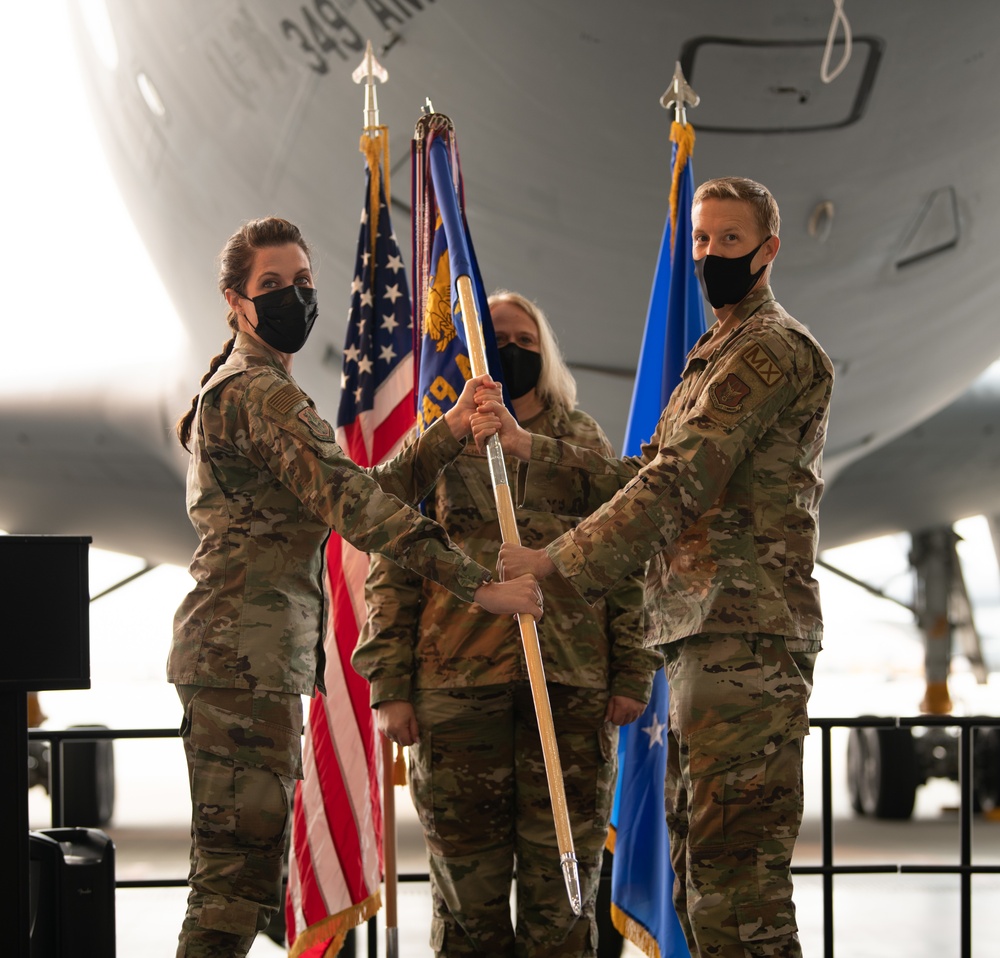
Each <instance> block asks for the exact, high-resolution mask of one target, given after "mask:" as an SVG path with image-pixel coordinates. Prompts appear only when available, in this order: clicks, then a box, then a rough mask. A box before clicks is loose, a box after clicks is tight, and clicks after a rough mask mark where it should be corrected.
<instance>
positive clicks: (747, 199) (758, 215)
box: [691, 176, 781, 237]
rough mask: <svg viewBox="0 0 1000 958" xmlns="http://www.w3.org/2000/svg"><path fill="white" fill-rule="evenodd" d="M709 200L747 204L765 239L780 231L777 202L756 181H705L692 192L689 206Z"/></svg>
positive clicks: (732, 178) (730, 178)
mask: <svg viewBox="0 0 1000 958" xmlns="http://www.w3.org/2000/svg"><path fill="white" fill-rule="evenodd" d="M710 199H711V200H740V201H741V202H743V203H747V204H749V206H750V208H751V209H752V210H753V215H754V219H755V220H756V221H757V226H758V227H759V228H760V231H761V233H762V234H763V235H764V236H765V237H766V236H777V235H778V231H779V230H780V229H781V215H780V214H779V212H778V204H777V202H776V201H775V199H774V197H773V196H772V195H771V191H770V190H769V189H768V188H767V187H766V186H763V185H761V184H760V183H758V182H757V181H756V180H748V179H747V178H746V177H745V176H720V177H718V178H717V179H714V180H706V181H705V182H704V183H702V184H701V186H699V187H698V189H696V190H695V191H694V198H693V199H692V200H691V205H692V206H694V205H695V204H697V203H700V202H701V201H702V200H710Z"/></svg>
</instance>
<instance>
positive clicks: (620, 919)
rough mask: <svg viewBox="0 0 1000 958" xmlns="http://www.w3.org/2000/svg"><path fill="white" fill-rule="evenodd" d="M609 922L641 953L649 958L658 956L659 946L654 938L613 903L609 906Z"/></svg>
mask: <svg viewBox="0 0 1000 958" xmlns="http://www.w3.org/2000/svg"><path fill="white" fill-rule="evenodd" d="M611 923H612V924H613V925H614V926H615V928H617V929H618V933H619V934H620V935H623V936H624V937H625V938H627V939H628V940H629V941H630V942H632V944H633V945H635V946H636V948H638V949H639V950H640V951H641V952H642V953H643V954H645V955H649V958H660V946H659V945H658V944H657V942H656V939H655V938H654V937H653V936H652V935H651V934H650V933H649V932H648V931H647V930H646V929H645V928H643V926H642V925H640V924H639V922H637V921H636V920H635V919H634V918H631V917H630V916H629V915H626V914H625V912H623V911H622V910H621V909H620V908H619V907H618V906H617V905H615V904H612V906H611Z"/></svg>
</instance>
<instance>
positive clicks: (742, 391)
mask: <svg viewBox="0 0 1000 958" xmlns="http://www.w3.org/2000/svg"><path fill="white" fill-rule="evenodd" d="M708 394H709V396H711V397H712V403H713V404H714V405H715V406H717V407H718V408H719V409H721V410H722V411H723V412H730V413H735V412H739V411H740V409H741V408H742V407H743V400H744V399H746V398H747V396H749V395H750V387H749V386H748V385H747V384H746V383H745V382H743V380H742V379H740V377H739V376H737V375H736V373H730V374H729V375H728V376H726V378H725V379H723V380H722V381H721V382H717V383H712V385H711V386H709V387H708Z"/></svg>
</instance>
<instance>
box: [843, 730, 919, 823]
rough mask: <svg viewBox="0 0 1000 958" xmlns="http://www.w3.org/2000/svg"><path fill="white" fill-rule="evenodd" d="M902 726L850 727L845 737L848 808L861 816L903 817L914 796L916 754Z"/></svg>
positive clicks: (911, 805)
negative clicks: (848, 734)
mask: <svg viewBox="0 0 1000 958" xmlns="http://www.w3.org/2000/svg"><path fill="white" fill-rule="evenodd" d="M913 743H914V739H913V736H912V735H911V734H910V730H909V729H906V728H852V729H851V734H850V738H849V739H848V740H847V784H848V789H849V790H850V795H851V807H852V808H853V809H854V811H856V812H858V813H859V814H861V815H871V816H873V817H875V818H888V819H906V818H909V817H910V816H911V815H912V814H913V803H914V801H915V800H916V795H917V784H918V783H917V777H918V771H917V753H916V749H915V748H914V744H913Z"/></svg>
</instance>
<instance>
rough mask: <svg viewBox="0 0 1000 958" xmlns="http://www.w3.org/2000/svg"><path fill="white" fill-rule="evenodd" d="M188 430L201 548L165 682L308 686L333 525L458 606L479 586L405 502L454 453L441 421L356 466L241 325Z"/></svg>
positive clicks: (465, 563) (475, 573)
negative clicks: (379, 458)
mask: <svg viewBox="0 0 1000 958" xmlns="http://www.w3.org/2000/svg"><path fill="white" fill-rule="evenodd" d="M192 438H193V439H194V451H193V453H192V457H191V463H190V466H189V469H188V481H187V506H188V514H189V515H190V517H191V521H192V523H193V524H194V526H195V529H196V531H197V532H198V535H199V538H200V544H199V546H198V549H197V551H196V552H195V556H194V559H193V561H192V563H191V575H192V577H193V578H194V580H195V586H194V588H193V589H192V590H191V592H190V593H189V594H188V595H187V597H186V598H185V599H184V601H183V602H182V603H181V606H180V608H179V609H178V610H177V615H176V616H175V619H174V640H173V646H172V649H171V653H170V658H169V662H168V665H167V675H168V679H169V680H170V681H171V682H175V683H177V684H185V685H209V686H221V687H235V688H252V689H264V690H273V691H281V692H293V693H294V692H298V693H300V694H306V695H310V694H312V691H313V686H314V682H315V678H316V668H317V663H318V661H319V655H320V650H319V649H318V648H317V646H318V645H319V643H320V641H321V635H322V621H321V620H322V615H323V600H322V590H321V589H320V574H321V572H322V549H321V546H322V545H323V543H324V541H325V539H326V537H327V535H328V533H329V530H330V527H333V528H334V529H336V530H337V532H338V533H340V535H342V536H343V537H344V538H345V539H347V541H348V542H350V543H351V544H352V545H354V546H356V547H357V548H359V549H361V550H363V551H366V552H372V551H377V552H382V553H384V554H385V555H388V556H390V557H392V558H393V559H394V560H395V561H397V562H401V563H403V564H404V565H406V566H408V567H409V568H411V569H414V570H415V571H417V572H419V573H421V574H422V575H429V576H433V577H434V578H436V579H438V580H439V581H442V582H445V583H447V585H448V588H450V589H453V590H454V592H455V594H456V595H457V596H460V597H461V598H462V599H464V600H466V601H470V602H471V600H472V596H473V594H474V593H475V591H476V589H477V588H478V586H479V585H480V584H481V583H482V578H483V576H484V575H485V573H486V570H485V569H484V568H483V567H482V566H480V565H478V564H477V563H475V562H473V561H472V560H471V559H469V558H468V556H466V555H465V554H464V553H463V552H461V551H460V550H459V549H458V548H457V547H456V546H455V545H454V543H452V542H451V540H450V539H448V537H447V536H446V535H445V532H444V530H443V529H442V528H441V527H440V526H438V525H437V524H435V523H434V522H431V521H430V520H429V519H426V518H424V517H423V516H421V515H420V514H419V513H418V512H416V511H415V510H413V509H411V508H410V507H409V506H407V505H404V503H403V502H401V501H400V499H405V500H408V501H411V502H412V501H417V500H419V499H420V498H421V497H422V496H424V495H425V494H426V493H427V491H428V490H429V489H430V488H431V487H432V486H433V484H434V482H435V480H436V479H437V476H438V474H439V473H440V471H441V469H442V468H443V467H444V466H445V465H446V464H447V463H448V462H450V461H451V460H452V459H453V458H454V457H455V456H456V455H457V454H458V453H459V452H460V451H461V448H462V445H463V444H462V443H458V442H456V441H455V439H454V438H453V437H452V435H451V432H450V430H449V429H448V427H447V425H445V424H444V423H441V425H440V426H439V427H437V428H434V429H431V430H428V432H427V433H425V434H424V436H423V437H422V438H421V440H420V442H419V443H418V444H417V445H415V446H413V447H411V448H410V449H409V450H408V451H407V452H406V453H405V454H402V455H400V456H399V457H397V458H396V459H393V460H391V461H389V462H387V463H385V464H383V465H380V466H376V467H374V468H372V469H370V470H365V469H362V468H361V467H360V466H357V465H355V463H354V462H352V461H351V460H350V459H349V458H348V457H347V456H346V455H345V454H344V452H343V451H342V450H341V448H340V447H339V446H338V445H337V443H336V442H335V441H334V434H333V429H332V427H331V426H330V424H329V423H327V422H326V421H325V420H323V419H321V418H320V416H319V415H318V414H317V413H316V410H315V408H314V406H313V403H312V401H311V400H310V399H309V398H308V397H307V396H306V395H305V393H303V392H302V390H301V389H299V387H298V386H297V385H296V384H295V382H294V380H293V379H292V378H291V377H290V376H289V375H288V374H287V373H286V372H285V370H284V368H283V367H281V366H280V365H279V364H278V362H277V360H276V358H275V357H274V354H273V353H271V352H270V351H269V350H267V349H265V348H264V347H263V346H260V345H259V344H257V343H256V342H255V341H254V340H253V339H251V338H250V337H249V336H246V335H243V334H240V335H239V336H237V339H236V344H235V347H234V349H233V351H232V353H231V354H230V356H229V358H228V360H227V361H226V363H225V364H224V365H223V366H222V367H220V368H219V370H218V371H217V372H216V374H215V375H214V376H213V377H212V378H211V379H210V380H209V382H208V383H207V384H206V385H205V387H204V389H203V390H202V392H201V396H200V397H199V400H198V409H197V416H196V419H195V429H194V434H193V437H192ZM380 486H381V488H380ZM383 490H384V491H383ZM397 496H398V497H399V498H396V497H397Z"/></svg>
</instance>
